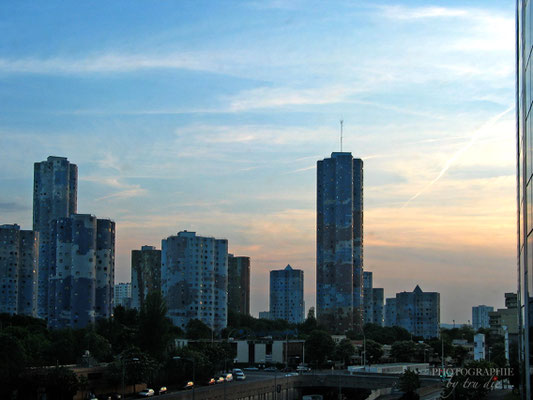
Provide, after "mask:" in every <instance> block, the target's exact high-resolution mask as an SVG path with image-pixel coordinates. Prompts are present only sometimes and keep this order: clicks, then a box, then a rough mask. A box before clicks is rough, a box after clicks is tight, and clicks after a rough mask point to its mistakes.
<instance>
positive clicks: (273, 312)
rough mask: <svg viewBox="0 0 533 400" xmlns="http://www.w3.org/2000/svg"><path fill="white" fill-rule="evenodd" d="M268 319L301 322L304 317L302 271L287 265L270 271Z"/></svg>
mask: <svg viewBox="0 0 533 400" xmlns="http://www.w3.org/2000/svg"><path fill="white" fill-rule="evenodd" d="M269 316H270V319H272V320H275V319H284V320H286V321H289V322H291V323H295V324H298V323H300V322H303V320H304V317H305V303H304V272H303V271H302V270H301V269H293V268H292V267H291V266H290V265H287V266H286V267H285V269H280V270H274V271H270V314H269Z"/></svg>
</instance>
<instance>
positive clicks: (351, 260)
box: [316, 152, 364, 333]
mask: <svg viewBox="0 0 533 400" xmlns="http://www.w3.org/2000/svg"><path fill="white" fill-rule="evenodd" d="M316 250H317V283H316V285H317V319H318V321H319V322H320V323H321V324H323V325H324V326H327V327H329V328H330V329H331V331H332V332H334V333H344V332H346V331H348V330H351V329H355V330H359V329H360V327H361V324H362V323H363V311H364V310H363V161H362V160H360V159H354V158H353V157H352V154H351V153H346V152H340V153H338V152H335V153H332V154H331V158H326V159H324V160H320V161H318V162H317V249H316Z"/></svg>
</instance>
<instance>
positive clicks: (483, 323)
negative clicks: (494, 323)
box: [472, 305, 516, 331]
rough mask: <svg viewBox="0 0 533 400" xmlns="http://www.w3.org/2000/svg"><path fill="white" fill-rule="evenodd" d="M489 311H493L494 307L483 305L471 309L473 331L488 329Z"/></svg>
mask: <svg viewBox="0 0 533 400" xmlns="http://www.w3.org/2000/svg"><path fill="white" fill-rule="evenodd" d="M515 308H516V307H515ZM491 311H494V307H489V306H485V305H480V306H476V307H472V327H473V328H474V330H475V331H477V330H478V329H480V328H488V327H489V312H491Z"/></svg>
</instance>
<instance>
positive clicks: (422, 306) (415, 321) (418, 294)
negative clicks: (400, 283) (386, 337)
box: [387, 285, 440, 339]
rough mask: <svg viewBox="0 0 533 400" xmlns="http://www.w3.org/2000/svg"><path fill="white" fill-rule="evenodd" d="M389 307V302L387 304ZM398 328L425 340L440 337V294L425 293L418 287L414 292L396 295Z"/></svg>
mask: <svg viewBox="0 0 533 400" xmlns="http://www.w3.org/2000/svg"><path fill="white" fill-rule="evenodd" d="M387 305H388V302H387ZM395 325H396V326H400V327H402V328H405V329H407V330H408V331H409V332H411V333H412V334H413V335H416V336H421V337H423V338H424V339H430V338H436V337H438V336H439V325H440V294H439V293H437V292H423V291H422V289H420V286H418V285H416V287H415V290H413V291H412V292H401V293H397V294H396V324H395Z"/></svg>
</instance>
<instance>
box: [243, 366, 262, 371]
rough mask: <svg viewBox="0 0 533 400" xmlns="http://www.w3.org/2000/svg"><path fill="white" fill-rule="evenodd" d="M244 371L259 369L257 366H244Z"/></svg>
mask: <svg viewBox="0 0 533 400" xmlns="http://www.w3.org/2000/svg"><path fill="white" fill-rule="evenodd" d="M244 370H245V371H259V368H257V367H246V368H244Z"/></svg>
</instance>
